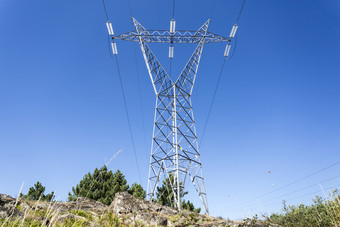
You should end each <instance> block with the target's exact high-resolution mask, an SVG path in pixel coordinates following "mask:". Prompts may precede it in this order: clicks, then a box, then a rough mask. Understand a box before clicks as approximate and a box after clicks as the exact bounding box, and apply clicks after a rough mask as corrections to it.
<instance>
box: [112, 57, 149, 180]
mask: <svg viewBox="0 0 340 227" xmlns="http://www.w3.org/2000/svg"><path fill="white" fill-rule="evenodd" d="M115 60H116V66H117V71H118V77H119V83H120V88H121V90H122V95H123V100H124V107H125V113H126V117H127V120H128V125H129V131H130V137H131V141H132V147H133V152H134V154H135V160H136V164H137V169H138V175H139V180H140V182H141V184H143V181H142V177H141V175H140V169H139V164H138V158H137V152H136V147H135V141H134V139H133V134H132V128H131V122H130V117H129V111H128V108H127V104H126V98H125V92H124V87H123V82H122V76H121V73H120V68H119V63H118V57H117V55H115Z"/></svg>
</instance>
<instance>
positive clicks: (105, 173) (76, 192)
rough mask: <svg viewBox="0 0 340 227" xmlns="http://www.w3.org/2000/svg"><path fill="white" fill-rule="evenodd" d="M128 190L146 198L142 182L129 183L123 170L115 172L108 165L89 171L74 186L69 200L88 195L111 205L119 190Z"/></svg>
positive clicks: (140, 197)
mask: <svg viewBox="0 0 340 227" xmlns="http://www.w3.org/2000/svg"><path fill="white" fill-rule="evenodd" d="M123 191H128V192H129V193H130V194H132V195H133V196H135V197H136V198H139V199H144V198H145V195H146V192H145V191H144V189H143V187H142V186H141V185H140V184H136V183H135V184H133V185H132V187H131V188H130V189H129V185H128V184H127V181H126V179H125V176H124V174H123V173H122V172H120V171H119V170H117V171H116V172H115V173H113V172H112V171H111V170H108V169H107V167H106V165H104V166H103V167H102V168H100V169H97V168H96V169H95V170H94V172H93V173H88V174H86V175H85V176H84V178H83V179H82V180H81V181H80V182H79V184H77V185H76V187H72V192H73V193H72V194H71V193H69V196H68V200H69V201H73V200H75V199H76V198H77V197H86V198H89V199H93V200H96V201H99V202H101V203H103V204H106V205H110V204H111V203H112V201H113V198H114V196H115V194H116V193H117V192H123Z"/></svg>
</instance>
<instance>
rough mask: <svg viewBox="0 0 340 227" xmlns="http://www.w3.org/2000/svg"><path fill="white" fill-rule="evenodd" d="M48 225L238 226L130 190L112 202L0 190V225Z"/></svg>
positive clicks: (118, 195) (231, 222) (234, 223)
mask: <svg viewBox="0 0 340 227" xmlns="http://www.w3.org/2000/svg"><path fill="white" fill-rule="evenodd" d="M18 219H19V220H20V221H21V222H23V223H24V222H25V224H26V225H28V226H29V225H32V221H33V222H37V223H42V224H43V225H46V226H55V225H57V223H58V224H61V225H62V226H95V227H97V226H98V227H101V226H130V225H133V226H188V225H192V226H238V224H239V223H238V222H233V221H227V220H224V219H218V218H214V217H211V216H208V215H204V214H198V213H194V212H190V211H187V210H181V211H178V210H176V209H173V208H171V207H167V206H162V205H159V204H157V203H153V202H150V201H146V200H140V199H137V198H135V197H134V196H132V195H130V194H129V193H127V192H119V193H117V194H116V195H115V198H114V200H113V201H112V203H111V205H110V206H106V205H104V204H102V203H100V202H97V201H94V200H91V199H87V198H78V199H77V200H76V201H72V202H43V201H26V200H24V201H17V200H16V199H14V198H12V197H11V196H9V195H4V194H0V226H1V224H2V223H3V222H4V220H5V222H11V221H13V222H14V223H15V222H17V221H18Z"/></svg>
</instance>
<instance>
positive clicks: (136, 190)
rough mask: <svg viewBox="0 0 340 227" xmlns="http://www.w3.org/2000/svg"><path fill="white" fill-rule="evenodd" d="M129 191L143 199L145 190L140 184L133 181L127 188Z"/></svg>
mask: <svg viewBox="0 0 340 227" xmlns="http://www.w3.org/2000/svg"><path fill="white" fill-rule="evenodd" d="M129 193H130V194H131V195H133V196H134V197H136V198H137V199H145V196H146V192H145V190H144V189H143V187H142V185H140V184H137V183H134V184H132V186H131V188H130V189H129Z"/></svg>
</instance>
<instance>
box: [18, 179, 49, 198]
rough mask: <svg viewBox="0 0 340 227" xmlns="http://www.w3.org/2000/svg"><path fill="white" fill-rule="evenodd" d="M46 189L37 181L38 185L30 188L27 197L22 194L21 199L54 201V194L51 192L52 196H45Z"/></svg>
mask: <svg viewBox="0 0 340 227" xmlns="http://www.w3.org/2000/svg"><path fill="white" fill-rule="evenodd" d="M44 192H45V187H44V186H42V184H41V183H40V182H39V181H37V183H35V184H34V187H30V189H29V190H28V193H27V195H23V194H20V197H22V198H23V199H29V200H39V199H40V200H41V201H49V202H50V201H52V200H53V199H54V192H51V193H50V194H47V195H45V194H44Z"/></svg>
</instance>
